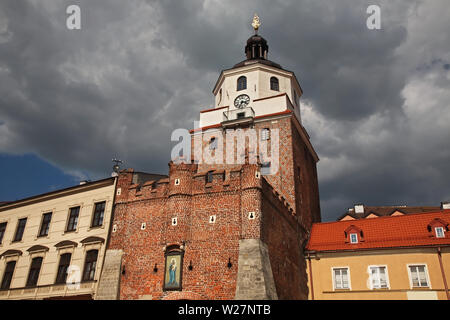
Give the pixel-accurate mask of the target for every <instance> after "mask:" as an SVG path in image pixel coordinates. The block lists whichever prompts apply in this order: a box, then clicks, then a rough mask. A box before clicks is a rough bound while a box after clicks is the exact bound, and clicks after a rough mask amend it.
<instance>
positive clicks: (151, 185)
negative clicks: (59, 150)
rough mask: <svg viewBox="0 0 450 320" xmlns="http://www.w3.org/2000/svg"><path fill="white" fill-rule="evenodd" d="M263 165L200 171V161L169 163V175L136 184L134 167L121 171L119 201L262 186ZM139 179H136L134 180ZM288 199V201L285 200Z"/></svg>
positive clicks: (259, 187)
mask: <svg viewBox="0 0 450 320" xmlns="http://www.w3.org/2000/svg"><path fill="white" fill-rule="evenodd" d="M260 167H261V165H260V164H248V163H247V164H243V165H237V166H234V167H233V168H229V169H217V170H210V171H202V172H199V171H198V165H197V164H185V163H180V164H175V163H173V162H172V161H171V162H169V176H168V177H166V178H161V179H156V180H148V181H145V182H143V183H133V182H134V181H133V179H132V178H131V177H130V176H131V175H133V174H134V170H133V169H127V170H122V171H121V172H120V174H119V182H118V188H120V189H121V191H120V192H119V193H120V194H117V195H116V202H117V203H125V202H133V201H141V200H149V199H156V198H164V197H170V196H176V195H190V196H192V195H199V194H208V193H217V192H237V191H239V190H245V189H251V188H258V189H261V188H262V180H263V179H262V176H261V169H260ZM134 180H136V179H134ZM284 202H285V201H284Z"/></svg>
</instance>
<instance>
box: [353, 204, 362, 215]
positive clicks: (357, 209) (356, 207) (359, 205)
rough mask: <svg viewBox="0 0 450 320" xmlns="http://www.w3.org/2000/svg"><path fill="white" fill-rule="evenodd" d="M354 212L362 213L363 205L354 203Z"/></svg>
mask: <svg viewBox="0 0 450 320" xmlns="http://www.w3.org/2000/svg"><path fill="white" fill-rule="evenodd" d="M355 213H364V205H362V204H355Z"/></svg>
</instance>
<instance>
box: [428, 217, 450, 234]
mask: <svg viewBox="0 0 450 320" xmlns="http://www.w3.org/2000/svg"><path fill="white" fill-rule="evenodd" d="M427 229H428V232H429V236H430V237H436V238H445V232H446V231H448V223H447V222H446V221H444V220H442V219H439V218H436V219H433V220H432V221H431V222H430V223H429V224H428V226H427Z"/></svg>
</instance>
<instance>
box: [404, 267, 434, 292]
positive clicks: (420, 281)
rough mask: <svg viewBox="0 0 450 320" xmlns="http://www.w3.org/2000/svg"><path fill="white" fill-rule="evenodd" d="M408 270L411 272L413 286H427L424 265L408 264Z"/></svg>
mask: <svg viewBox="0 0 450 320" xmlns="http://www.w3.org/2000/svg"><path fill="white" fill-rule="evenodd" d="M409 272H410V273H411V282H412V286H413V287H416V288H421V287H428V286H429V284H428V279H427V274H426V266H424V265H419V266H409Z"/></svg>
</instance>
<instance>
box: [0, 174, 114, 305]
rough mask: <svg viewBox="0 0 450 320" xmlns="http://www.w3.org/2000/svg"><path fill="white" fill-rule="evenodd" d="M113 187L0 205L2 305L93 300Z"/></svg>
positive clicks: (83, 187)
mask: <svg viewBox="0 0 450 320" xmlns="http://www.w3.org/2000/svg"><path fill="white" fill-rule="evenodd" d="M115 185H116V178H108V179H104V180H99V181H94V182H85V183H80V185H77V186H74V187H71V188H67V189H63V190H58V191H54V192H50V193H46V194H42V195H38V196H35V197H31V198H27V199H23V200H19V201H15V202H12V203H6V204H3V205H1V206H0V277H1V278H0V299H48V298H50V299H52V298H53V299H70V298H72V299H93V298H95V294H96V289H97V284H98V279H99V277H100V273H101V269H102V264H103V260H104V254H105V247H106V242H107V239H108V234H109V229H110V222H111V212H112V208H113V202H114V194H115ZM67 283H69V284H67Z"/></svg>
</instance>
